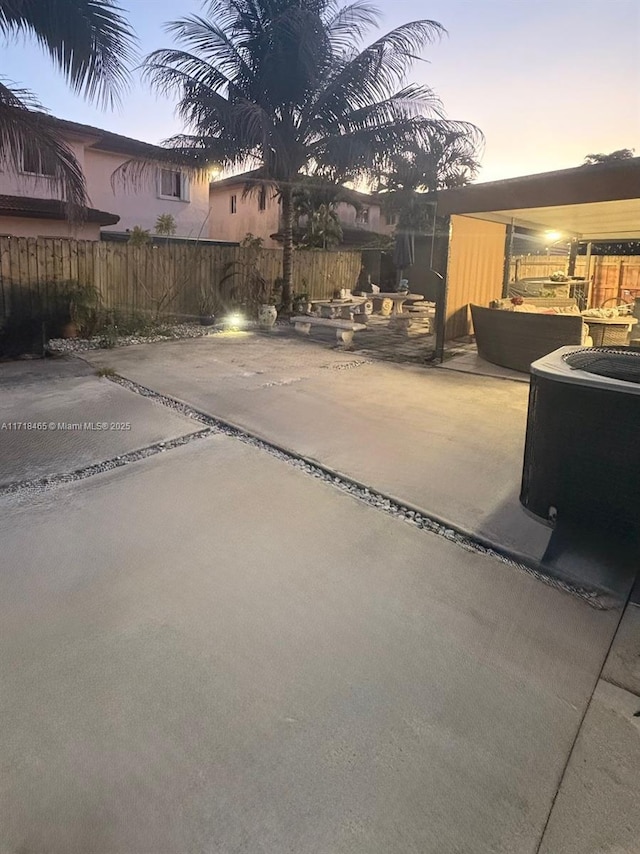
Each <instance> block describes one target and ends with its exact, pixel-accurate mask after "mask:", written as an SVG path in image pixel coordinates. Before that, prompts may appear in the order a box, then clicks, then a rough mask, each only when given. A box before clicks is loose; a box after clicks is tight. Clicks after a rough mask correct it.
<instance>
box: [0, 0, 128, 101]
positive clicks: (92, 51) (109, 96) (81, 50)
mask: <svg viewBox="0 0 640 854" xmlns="http://www.w3.org/2000/svg"><path fill="white" fill-rule="evenodd" d="M121 11H122V10H121V9H120V7H119V6H117V5H116V4H115V3H114V2H113V0H0V33H2V34H4V35H5V36H11V35H20V34H26V35H32V36H34V37H35V39H36V40H37V41H38V43H39V44H40V45H41V47H42V48H43V49H44V50H45V51H46V52H47V53H48V54H49V55H50V56H51V58H52V59H53V61H54V62H55V63H56V65H58V66H59V67H60V69H61V70H62V72H63V74H64V75H65V77H66V78H67V80H68V82H69V84H70V86H71V88H72V89H73V90H74V91H76V92H82V93H83V94H84V95H85V96H86V97H87V98H89V99H91V100H97V101H99V102H100V103H102V104H103V105H111V104H113V103H114V102H117V101H118V100H119V97H120V94H121V93H122V91H123V90H124V89H125V88H126V85H127V83H128V71H127V66H128V64H129V63H130V62H131V61H132V58H133V53H134V45H135V37H134V35H133V31H132V30H131V28H130V27H129V25H128V23H127V21H126V19H125V18H124V16H123V15H122V14H121Z"/></svg>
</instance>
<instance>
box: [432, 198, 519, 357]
mask: <svg viewBox="0 0 640 854" xmlns="http://www.w3.org/2000/svg"><path fill="white" fill-rule="evenodd" d="M506 228H507V227H506V225H503V224H502V223H499V222H487V221H485V220H481V219H475V218H474V217H469V216H460V215H454V216H452V217H451V232H450V235H451V236H450V240H449V261H448V265H447V316H446V328H445V338H446V339H447V340H448V339H451V338H461V337H463V336H465V335H469V334H470V333H471V317H470V312H469V309H468V306H469V303H475V304H476V305H488V303H489V302H490V301H491V300H492V299H499V298H500V296H501V294H502V275H503V270H504V246H505V235H506Z"/></svg>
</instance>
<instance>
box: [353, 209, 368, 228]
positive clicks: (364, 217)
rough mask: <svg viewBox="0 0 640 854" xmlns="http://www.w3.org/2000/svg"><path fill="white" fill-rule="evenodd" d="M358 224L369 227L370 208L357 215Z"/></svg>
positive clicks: (361, 210)
mask: <svg viewBox="0 0 640 854" xmlns="http://www.w3.org/2000/svg"><path fill="white" fill-rule="evenodd" d="M356 222H358V223H360V224H361V225H368V223H369V208H361V209H360V210H359V211H358V213H357V214H356Z"/></svg>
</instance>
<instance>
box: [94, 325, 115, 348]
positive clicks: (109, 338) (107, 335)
mask: <svg viewBox="0 0 640 854" xmlns="http://www.w3.org/2000/svg"><path fill="white" fill-rule="evenodd" d="M119 338H120V330H119V329H118V327H117V326H114V325H113V324H111V323H109V324H107V325H106V326H105V327H104V328H103V329H102V332H101V334H100V339H99V341H100V346H101V347H103V348H104V349H105V350H112V349H113V348H114V347H115V346H116V344H117V343H118V339H119Z"/></svg>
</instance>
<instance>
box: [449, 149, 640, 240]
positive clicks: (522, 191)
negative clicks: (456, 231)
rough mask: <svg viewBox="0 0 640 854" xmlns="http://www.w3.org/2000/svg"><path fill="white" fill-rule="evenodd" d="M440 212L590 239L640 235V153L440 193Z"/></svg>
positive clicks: (639, 237) (628, 238) (625, 237)
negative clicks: (611, 160)
mask: <svg viewBox="0 0 640 854" xmlns="http://www.w3.org/2000/svg"><path fill="white" fill-rule="evenodd" d="M437 201H438V208H437V210H438V214H439V215H451V214H460V215H464V216H471V217H476V218H478V219H484V220H490V221H493V222H501V223H513V224H514V225H516V226H520V227H523V228H531V229H535V230H539V231H544V230H553V231H559V232H561V233H562V234H565V235H567V236H570V237H575V238H578V239H580V240H584V241H590V240H593V241H596V240H600V241H609V240H610V241H614V240H630V239H640V157H634V158H631V159H629V160H621V161H617V162H613V163H608V164H602V165H599V166H580V167H578V168H576V169H564V170H561V171H559V172H545V173H543V174H541V175H528V176H525V177H523V178H510V179H508V180H506V181H493V182H490V183H487V184H475V185H471V186H469V187H461V188H459V189H455V190H444V191H441V192H440V193H438V195H437Z"/></svg>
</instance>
